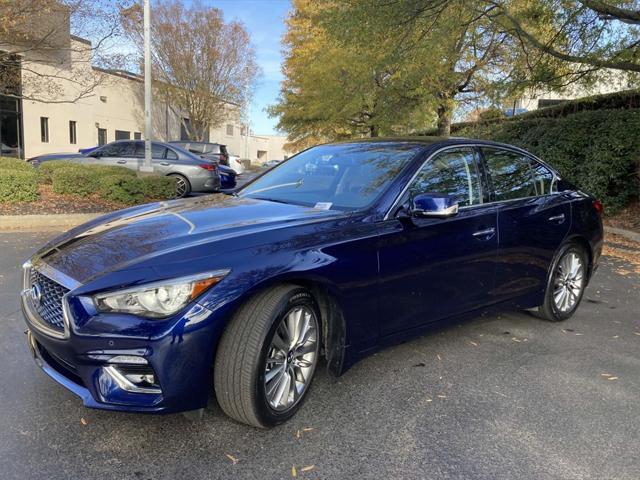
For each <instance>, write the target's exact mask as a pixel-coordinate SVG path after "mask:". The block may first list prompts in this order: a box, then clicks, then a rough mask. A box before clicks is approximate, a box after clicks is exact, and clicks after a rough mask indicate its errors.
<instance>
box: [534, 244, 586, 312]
mask: <svg viewBox="0 0 640 480" xmlns="http://www.w3.org/2000/svg"><path fill="white" fill-rule="evenodd" d="M587 269H588V259H587V254H586V252H585V251H584V249H583V248H582V247H580V246H578V245H574V244H569V245H566V246H565V247H563V248H562V250H561V251H560V253H559V255H558V256H557V257H556V261H555V263H554V265H553V268H552V270H551V274H550V276H549V280H548V282H547V290H546V292H545V297H544V303H543V304H542V305H540V306H539V307H538V308H537V312H536V313H537V315H538V316H539V317H541V318H544V319H545V320H549V321H552V322H559V321H562V320H566V319H568V318H569V317H571V316H572V315H573V314H574V313H575V311H576V309H577V308H578V305H580V301H581V300H582V295H583V294H584V289H585V287H586V286H587Z"/></svg>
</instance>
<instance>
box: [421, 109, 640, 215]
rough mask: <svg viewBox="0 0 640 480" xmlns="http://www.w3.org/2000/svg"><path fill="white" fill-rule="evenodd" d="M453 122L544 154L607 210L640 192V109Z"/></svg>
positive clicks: (466, 131) (458, 129) (463, 130)
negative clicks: (492, 120)
mask: <svg viewBox="0 0 640 480" xmlns="http://www.w3.org/2000/svg"><path fill="white" fill-rule="evenodd" d="M532 113H533V112H532ZM453 127H454V128H452V132H453V133H454V134H455V135H456V136H460V137H469V138H480V139H485V140H494V141H497V142H503V143H508V144H511V145H516V146H518V147H521V148H524V149H525V150H528V151H530V152H531V153H533V154H535V155H537V156H539V157H540V158H541V159H543V160H545V161H546V162H547V163H549V164H550V165H552V166H553V167H555V168H556V169H557V170H558V171H559V172H560V174H561V175H562V176H563V177H565V178H566V179H567V180H569V181H570V182H572V183H575V184H576V186H578V187H579V188H581V189H584V190H585V191H587V192H589V193H591V194H593V195H595V196H596V197H597V198H598V199H600V200H601V201H602V203H603V204H604V206H605V211H606V212H607V213H608V214H611V213H615V212H616V211H618V210H619V209H621V208H623V207H625V206H626V205H627V204H628V203H629V200H630V199H631V198H632V197H637V196H638V195H639V194H640V188H639V186H640V184H639V181H640V135H638V132H639V131H640V109H616V110H582V111H578V112H577V113H572V114H568V115H565V116H559V117H542V116H539V117H534V116H520V115H519V116H517V117H514V118H510V119H507V120H502V121H494V122H476V123H464V124H457V125H455V126H453ZM425 133H426V132H425Z"/></svg>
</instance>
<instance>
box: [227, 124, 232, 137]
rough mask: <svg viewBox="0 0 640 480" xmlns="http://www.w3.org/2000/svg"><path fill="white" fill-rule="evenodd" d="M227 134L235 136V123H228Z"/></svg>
mask: <svg viewBox="0 0 640 480" xmlns="http://www.w3.org/2000/svg"><path fill="white" fill-rule="evenodd" d="M227 135H229V136H231V137H233V125H231V124H230V123H228V124H227Z"/></svg>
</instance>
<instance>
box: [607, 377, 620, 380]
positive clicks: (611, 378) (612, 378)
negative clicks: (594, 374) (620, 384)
mask: <svg viewBox="0 0 640 480" xmlns="http://www.w3.org/2000/svg"><path fill="white" fill-rule="evenodd" d="M617 379H618V377H608V378H607V380H617Z"/></svg>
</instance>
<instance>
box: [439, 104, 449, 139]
mask: <svg viewBox="0 0 640 480" xmlns="http://www.w3.org/2000/svg"><path fill="white" fill-rule="evenodd" d="M437 113H438V133H437V135H438V136H439V137H448V136H449V135H451V114H452V113H453V105H452V102H451V101H450V100H444V101H443V102H442V103H441V104H440V105H438V109H437Z"/></svg>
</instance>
